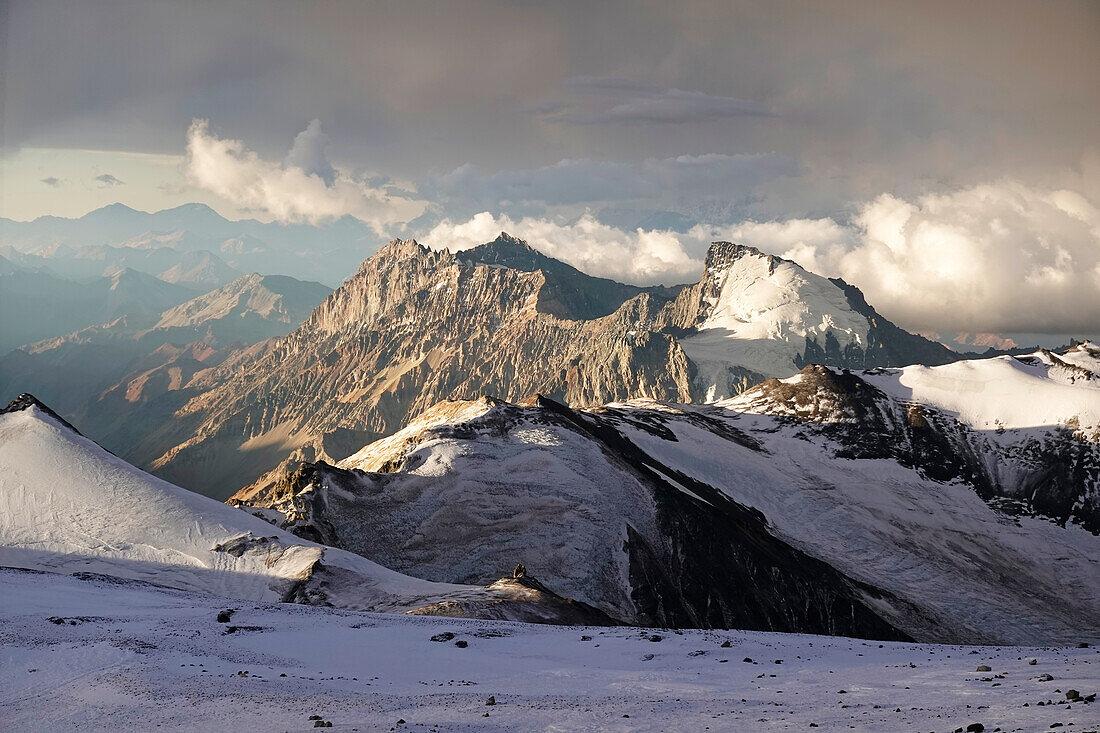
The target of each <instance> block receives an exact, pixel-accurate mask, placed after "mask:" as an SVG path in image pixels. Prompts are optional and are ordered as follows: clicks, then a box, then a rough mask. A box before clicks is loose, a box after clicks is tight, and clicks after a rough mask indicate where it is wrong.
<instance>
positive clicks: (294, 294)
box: [0, 273, 332, 450]
mask: <svg viewBox="0 0 1100 733" xmlns="http://www.w3.org/2000/svg"><path fill="white" fill-rule="evenodd" d="M126 277H129V278H133V279H134V280H136V281H138V282H139V283H144V284H147V285H149V286H150V288H151V290H152V292H153V293H154V294H157V293H161V292H162V291H163V290H165V289H168V292H169V293H171V294H172V295H173V297H171V298H167V299H166V302H165V301H162V302H161V303H159V304H158V303H157V301H156V299H155V298H154V297H151V296H148V295H145V294H143V293H141V292H138V293H137V294H133V293H131V297H130V298H129V299H128V300H125V301H123V302H122V303H121V304H120V305H119V306H117V308H118V309H119V310H121V311H124V312H125V313H126V315H118V314H117V313H116V312H115V311H113V310H112V311H108V312H105V311H104V310H103V309H102V308H100V309H98V310H97V309H96V308H94V307H92V305H85V306H84V309H83V311H82V312H77V313H75V314H73V315H74V316H75V317H76V318H78V319H80V320H81V321H82V320H87V319H89V318H96V317H97V316H103V317H102V318H101V320H102V321H108V322H106V323H101V324H100V325H96V326H90V327H87V328H82V329H80V330H78V331H74V332H72V333H67V334H65V335H63V336H58V337H55V338H49V339H44V340H42V341H37V342H35V343H31V344H28V345H26V346H23V347H22V348H20V349H17V350H14V351H11V352H9V353H7V354H5V355H3V356H0V392H8V393H13V394H18V393H19V392H23V391H27V390H33V391H34V392H35V393H36V394H37V395H40V396H41V397H42V399H44V400H47V401H49V403H51V404H52V405H54V406H55V407H56V409H58V410H59V411H61V412H62V413H64V414H66V415H68V416H69V417H70V418H72V419H73V420H74V421H77V422H79V423H80V424H81V425H84V426H85V429H86V430H88V431H89V432H90V433H92V434H94V435H96V436H97V437H98V438H99V439H100V440H102V441H104V442H105V443H106V444H108V445H110V446H111V447H113V448H116V449H120V450H121V449H122V448H123V447H124V446H126V445H128V444H129V443H130V442H132V441H133V440H134V439H135V437H136V436H140V435H141V434H142V433H143V432H144V431H145V430H146V429H148V428H149V427H150V425H155V424H159V422H160V421H163V420H167V419H170V417H171V414H172V412H173V411H174V410H175V409H176V408H177V407H179V404H178V400H177V398H182V395H186V394H189V392H188V391H187V390H189V389H191V388H192V385H193V383H201V381H202V378H203V375H204V374H205V373H206V372H208V371H209V370H210V369H212V368H213V367H215V366H218V365H225V366H226V367H227V368H228V366H229V364H232V363H233V362H234V360H235V359H238V358H241V357H242V355H244V354H246V353H247V352H248V349H249V348H250V347H252V346H253V345H254V344H256V343H258V342H262V341H264V340H266V339H270V338H273V337H276V336H282V335H285V334H286V333H288V332H289V331H291V330H293V329H294V328H295V327H296V326H297V325H298V324H299V323H301V322H302V320H303V319H305V318H306V317H307V316H308V315H309V313H310V311H312V309H313V308H314V307H315V306H316V305H317V304H318V303H320V302H321V301H322V300H323V299H324V298H325V297H326V296H327V295H328V294H329V293H331V292H332V290H331V289H330V288H328V287H326V286H324V285H321V284H320V283H313V282H303V281H300V280H295V279H294V278H290V277H285V276H278V275H268V276H263V275H257V274H251V275H245V276H243V277H240V278H238V279H237V280H234V281H233V282H230V283H229V284H227V285H225V286H223V287H221V288H218V289H216V290H213V291H211V292H209V293H205V294H203V295H200V296H197V297H193V298H191V299H189V300H186V301H184V302H182V303H179V304H178V305H175V303H176V302H177V301H178V295H190V293H189V292H187V291H183V292H182V293H180V292H177V291H176V290H175V288H176V286H172V285H168V284H167V283H163V282H161V281H160V280H157V279H155V278H153V277H150V276H148V275H142V274H141V273H131V274H129V275H126ZM118 279H121V280H122V281H123V283H124V284H125V283H128V281H127V280H125V279H123V276H122V275H120V276H119V278H118ZM7 282H8V280H7V279H6V278H2V277H0V283H4V284H7ZM44 283H48V284H49V285H50V288H51V289H46V286H45V284H44ZM93 285H94V283H93ZM93 285H86V286H84V289H85V290H88V289H92V288H93ZM36 287H37V288H42V289H41V290H35V289H34V288H36ZM21 288H22V289H25V290H30V291H31V295H32V296H33V297H28V298H25V299H23V300H18V301H17V303H18V304H20V305H21V306H22V307H30V306H31V305H32V304H33V305H36V306H37V307H38V309H39V310H40V313H32V314H28V316H27V320H28V321H33V320H35V318H37V317H38V316H39V315H40V314H41V313H45V314H47V315H50V316H56V317H59V318H60V317H63V316H65V315H67V313H68V312H69V309H61V308H59V306H58V304H59V303H65V302H66V299H69V300H70V301H71V299H72V297H73V294H74V293H77V294H79V293H82V292H84V290H81V289H79V288H76V287H74V286H73V284H72V283H67V284H65V285H56V284H55V280H54V279H53V278H52V277H50V276H46V275H42V276H41V277H28V276H26V275H25V274H24V275H20V276H17V277H15V278H13V281H12V287H11V288H10V289H7V288H5V289H4V292H3V294H2V295H0V299H3V298H5V297H11V296H12V295H13V291H14V292H15V293H19V292H20V289H21ZM93 293H95V294H96V295H102V293H100V291H99V290H93ZM51 298H52V300H51ZM135 304H136V307H134V306H135ZM157 305H160V307H161V308H162V310H161V311H160V312H151V309H152V308H155V307H157ZM165 305H167V306H168V307H164V306H165ZM8 312H11V311H7V310H5V314H7V313H8ZM16 312H17V311H16ZM4 330H5V331H6V330H7V327H6V326H5V327H4Z"/></svg>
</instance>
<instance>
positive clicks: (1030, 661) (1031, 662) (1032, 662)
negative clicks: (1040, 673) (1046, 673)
mask: <svg viewBox="0 0 1100 733" xmlns="http://www.w3.org/2000/svg"><path fill="white" fill-rule="evenodd" d="M1027 663H1028V664H1030V665H1032V666H1034V665H1036V664H1038V663H1039V660H1038V659H1029V660H1027Z"/></svg>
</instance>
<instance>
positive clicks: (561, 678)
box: [0, 570, 1100, 733]
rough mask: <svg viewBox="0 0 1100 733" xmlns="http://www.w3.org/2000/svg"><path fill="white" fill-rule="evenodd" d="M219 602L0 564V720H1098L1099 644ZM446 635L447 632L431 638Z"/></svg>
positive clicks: (672, 724) (662, 725)
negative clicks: (583, 623)
mask: <svg viewBox="0 0 1100 733" xmlns="http://www.w3.org/2000/svg"><path fill="white" fill-rule="evenodd" d="M230 607H231V608H235V609H236V611H235V613H234V614H233V616H232V619H231V620H230V622H229V623H227V624H220V623H217V622H216V620H215V617H216V615H217V614H218V612H219V611H220V610H222V609H225V608H226V605H225V599H219V598H214V597H211V596H205V595H201V594H194V593H187V592H182V591H175V590H168V589H163V588H155V587H151V586H148V585H145V584H142V583H132V582H126V583H119V582H117V581H111V580H109V579H99V578H82V579H80V578H73V577H64V576H59V575H49V574H45V575H40V574H32V573H28V572H20V571H12V570H0V666H2V668H3V670H4V681H3V684H2V686H0V720H3V721H4V723H5V727H7V728H8V729H10V730H32V731H33V730H49V731H70V730H79V731H91V730H105V731H115V730H120V729H125V730H153V729H156V728H158V727H160V728H165V729H174V730H231V731H240V732H242V733H243V732H245V731H273V730H303V731H304V730H312V729H313V721H311V720H309V716H311V715H317V716H320V717H321V718H322V719H323V720H326V721H330V722H331V723H332V727H333V730H359V731H376V730H391V729H396V730H397V731H430V730H446V731H494V730H555V731H560V730H611V731H615V730H621V731H627V730H641V731H668V730H699V731H702V730H708V729H709V730H733V731H747V730H807V729H809V728H810V724H811V723H812V724H816V725H817V726H818V728H819V729H820V730H826V731H828V730H845V731H848V730H852V729H855V730H861V731H865V730H875V731H900V730H918V731H927V730H936V731H950V730H954V729H955V728H958V727H965V726H967V725H970V724H972V723H981V724H983V725H984V726H985V730H986V731H992V730H994V729H997V728H1000V729H1002V730H1004V731H1035V730H1044V729H1048V727H1049V726H1050V725H1052V724H1054V723H1062V724H1063V726H1066V727H1067V729H1068V730H1076V731H1088V730H1093V731H1095V730H1097V726H1096V720H1097V711H1098V709H1100V708H1098V706H1097V705H1096V703H1085V702H1083V701H1078V702H1073V703H1070V702H1068V701H1067V700H1066V692H1067V691H1068V690H1071V689H1072V690H1076V691H1078V693H1079V694H1080V695H1081V696H1083V697H1086V696H1089V695H1092V694H1093V693H1095V692H1097V690H1098V689H1100V650H1098V649H1095V648H1087V649H1077V648H1051V647H1046V648H1024V647H999V648H992V647H963V646H937V645H927V644H902V643H889V642H887V643H882V644H879V643H876V642H864V641H859V640H853V639H846V638H840V637H815V636H804V635H792V634H769V633H763V632H737V631H695V630H691V631H685V632H683V633H669V632H666V631H660V630H656V631H655V630H645V629H627V628H615V629H602V628H585V627H568V626H532V625H526V624H519V623H514V622H490V621H470V620H459V619H440V618H426V617H409V616H394V615H381V614H368V613H355V612H348V611H338V610H333V609H324V608H314V607H306V606H288V605H285V604H282V605H269V604H264V603H256V604H254V603H248V604H245V605H243V606H235V607H233V606H230ZM51 618H52V621H51ZM231 628H232V629H233V633H229V632H230V629H231ZM445 632H449V633H451V634H454V637H453V640H447V641H443V642H433V641H431V640H430V637H432V636H433V635H436V634H441V633H445ZM654 639H659V641H655V640H654ZM455 641H466V642H467V643H468V646H467V647H465V648H461V647H459V646H456V644H455ZM723 644H728V646H723ZM1032 659H1035V660H1036V664H1034V665H1031V664H1029V662H1030V660H1032ZM747 660H752V661H747ZM777 660H780V661H781V663H778V662H777ZM979 666H987V667H989V668H990V671H988V672H978V671H976V670H977V669H978V667H979ZM1044 674H1046V675H1050V677H1051V678H1052V679H1050V680H1049V681H1041V680H1040V679H1037V678H1038V677H1039V676H1040V675H1044ZM284 675H285V676H284ZM490 696H492V698H493V699H494V701H495V704H494V705H487V704H486V703H487V701H488V700H489V698H490ZM1048 701H1050V704H1047V703H1048ZM1040 702H1041V703H1043V704H1042V705H1040V704H1039V703H1040ZM401 721H404V722H401ZM1069 726H1073V727H1069Z"/></svg>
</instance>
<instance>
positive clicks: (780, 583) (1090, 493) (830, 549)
mask: <svg viewBox="0 0 1100 733" xmlns="http://www.w3.org/2000/svg"><path fill="white" fill-rule="evenodd" d="M1098 375H1100V349H1098V348H1097V347H1096V346H1094V345H1092V344H1082V345H1080V346H1078V347H1076V348H1074V349H1072V350H1070V351H1069V352H1067V353H1065V354H1062V355H1055V354H1051V353H1049V352H1039V353H1037V354H1035V355H1034V356H1031V357H1023V358H1015V357H999V358H995V359H989V360H980V361H965V362H959V363H956V364H950V365H946V366H940V367H934V368H926V367H909V368H906V369H899V370H886V369H874V370H870V371H864V372H853V371H847V370H839V369H835V368H826V367H815V366H809V367H805V368H804V369H803V370H802V371H801V372H799V373H798V374H797V375H795V376H794V377H791V378H788V379H784V380H777V379H771V380H768V381H766V382H764V383H763V384H761V385H759V386H757V387H755V388H753V389H751V390H749V391H747V392H746V393H744V394H742V395H740V396H739V397H737V398H735V399H733V400H729V401H724V402H720V403H717V404H712V405H667V404H662V403H657V402H653V401H631V402H626V403H619V404H612V405H608V406H606V407H603V408H595V409H589V410H581V411H578V410H570V409H569V408H566V407H564V406H562V405H559V404H557V403H554V402H551V401H549V400H546V399H543V398H538V399H535V400H533V401H531V402H528V403H526V404H524V405H513V404H508V403H502V402H498V401H496V400H492V399H488V398H483V399H480V400H477V401H473V402H445V403H442V404H440V405H438V406H436V407H435V408H433V409H432V410H429V411H428V412H426V413H425V414H424V415H422V416H421V417H420V418H418V419H417V420H415V421H413V422H412V423H411V424H410V425H409V426H408V427H407V428H405V429H404V430H402V431H399V432H397V433H395V434H394V435H392V436H390V437H388V438H385V439H383V440H380V441H377V442H375V443H372V444H370V445H368V446H366V447H365V448H363V449H362V450H361V451H359V452H358V453H356V454H354V455H352V456H350V457H349V458H347V459H346V460H344V461H342V462H341V463H340V464H338V465H337V466H331V465H328V464H325V463H314V464H307V465H304V466H301V467H299V468H298V469H297V470H295V471H293V472H292V473H289V474H287V475H284V476H282V477H281V478H278V479H276V480H270V481H266V482H260V483H258V484H257V485H254V486H252V487H249V488H248V489H245V490H242V491H241V492H239V493H238V494H237V495H236V496H235V497H233V499H232V500H231V503H234V504H237V505H240V506H244V507H252V508H254V509H257V510H259V511H260V514H261V515H262V516H265V517H266V518H268V519H271V520H273V521H276V522H277V523H279V524H281V525H282V526H284V527H286V528H288V529H290V530H292V531H294V532H296V533H299V534H302V535H305V536H310V537H314V538H317V539H320V540H322V541H324V542H326V543H330V544H333V545H336V546H341V547H345V548H347V549H349V550H352V551H354V552H357V553H360V554H362V555H364V556H366V557H370V558H372V559H375V560H377V561H379V562H382V563H384V564H386V565H389V566H391V567H394V568H396V569H399V570H401V571H402V572H408V573H411V574H414V575H418V576H421V577H426V578H430V579H433V580H438V581H447V582H469V583H481V582H484V581H485V580H486V579H487V578H486V576H485V573H484V568H485V567H489V566H494V565H499V564H500V563H501V562H504V558H508V560H511V559H513V558H516V557H517V556H519V557H520V558H521V560H522V561H523V562H524V563H525V564H526V565H527V567H528V568H530V569H531V570H532V572H533V573H534V574H535V575H537V576H539V577H542V578H544V579H547V580H548V581H549V582H551V583H552V584H553V585H554V587H558V588H561V589H563V590H564V591H565V592H567V593H568V594H569V595H571V596H573V597H575V598H578V599H580V600H584V601H586V602H588V603H591V604H593V605H595V606H597V607H599V608H600V609H601V610H604V611H605V612H607V613H608V614H609V615H611V616H613V617H616V618H619V619H622V620H625V621H629V622H632V623H643V624H661V625H673V626H723V625H731V626H736V627H740V628H762V629H773V630H776V629H780V630H800V631H813V632H819V633H820V632H824V633H848V634H853V633H856V634H862V635H868V634H871V635H873V634H880V635H883V634H885V633H887V632H886V631H884V629H883V627H882V626H880V624H883V623H885V624H886V625H887V626H888V627H890V628H893V629H896V630H897V631H900V632H902V633H904V634H906V635H909V636H911V637H913V638H917V639H922V640H939V641H965V642H969V643H973V642H976V641H988V642H996V643H1054V642H1066V641H1071V640H1075V639H1079V638H1083V637H1084V636H1095V634H1096V629H1097V628H1100V537H1098V536H1097V533H1098V532H1100V434H1098V433H1097V427H1096V426H1097V425H1098V424H1100V376H1098ZM1020 395H1027V396H1028V399H1020V397H1019V396H1020ZM872 629H873V630H872Z"/></svg>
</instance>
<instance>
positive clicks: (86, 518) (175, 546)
mask: <svg viewBox="0 0 1100 733" xmlns="http://www.w3.org/2000/svg"><path fill="white" fill-rule="evenodd" d="M0 565H6V566H14V567H23V568H32V569H38V570H49V571H53V572H65V573H71V572H76V571H84V572H95V573H104V574H108V575H113V576H118V577H123V578H135V579H140V580H147V581H150V582H154V583H157V584H160V585H165V586H169V587H175V588H182V589H186V590H192V591H202V592H207V593H213V594H218V595H224V596H229V597H232V598H239V599H249V600H257V601H259V600H262V601H279V600H290V599H291V598H298V599H301V596H303V595H304V596H306V597H308V599H310V600H312V601H313V602H330V603H334V604H336V605H340V606H343V607H352V608H364V609H389V608H393V607H410V604H412V605H423V604H424V603H427V602H430V601H433V600H436V599H437V598H438V597H439V596H441V595H442V594H446V593H454V592H457V591H462V590H471V591H472V590H475V589H465V588H462V587H460V586H452V585H443V584H436V583H429V582H426V581H422V580H418V579H415V578H410V577H408V576H404V575H401V574H399V573H396V572H393V571H391V570H387V569H386V568H384V567H382V566H380V565H377V564H375V563H373V562H370V561H369V560H366V559H364V558H362V557H360V556H358V555H354V554H352V553H349V552H345V551H343V550H337V549H333V548H326V547H322V546H321V545H317V544H314V543H311V542H307V541H305V540H302V539H301V538H299V537H295V536H294V535H292V534H290V533H287V532H283V531H281V530H278V529H276V528H274V527H272V526H271V525H270V524H268V523H266V522H264V521H262V520H260V519H257V518H256V517H253V516H251V515H249V514H247V513H245V512H241V511H238V510H236V509H232V508H230V507H228V506H225V505H224V504H221V503H219V502H217V501H214V500H213V499H209V498H206V497H204V496H200V495H198V494H195V493H192V492H190V491H186V490H184V489H181V488H179V487H177V486H173V485H172V484H169V483H167V482H165V481H161V480H160V479H157V478H155V477H153V476H150V475H149V474H146V473H144V472H143V471H140V470H138V469H136V468H134V467H133V466H131V465H129V464H128V463H126V462H125V461H122V460H121V459H119V458H116V457H115V456H113V455H112V454H110V453H108V452H107V451H105V450H104V449H103V448H101V447H100V446H98V445H96V444H95V443H94V442H92V441H91V440H88V439H87V438H85V437H83V436H81V435H80V434H78V433H76V432H75V431H74V430H72V429H71V428H70V427H68V426H66V425H63V424H61V423H60V422H59V421H58V420H57V419H55V418H54V417H53V416H51V415H50V414H47V413H46V412H45V411H44V410H42V409H41V408H40V407H38V406H37V405H35V404H31V405H30V406H27V407H25V408H24V409H22V410H16V411H13V412H8V413H4V414H0Z"/></svg>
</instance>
